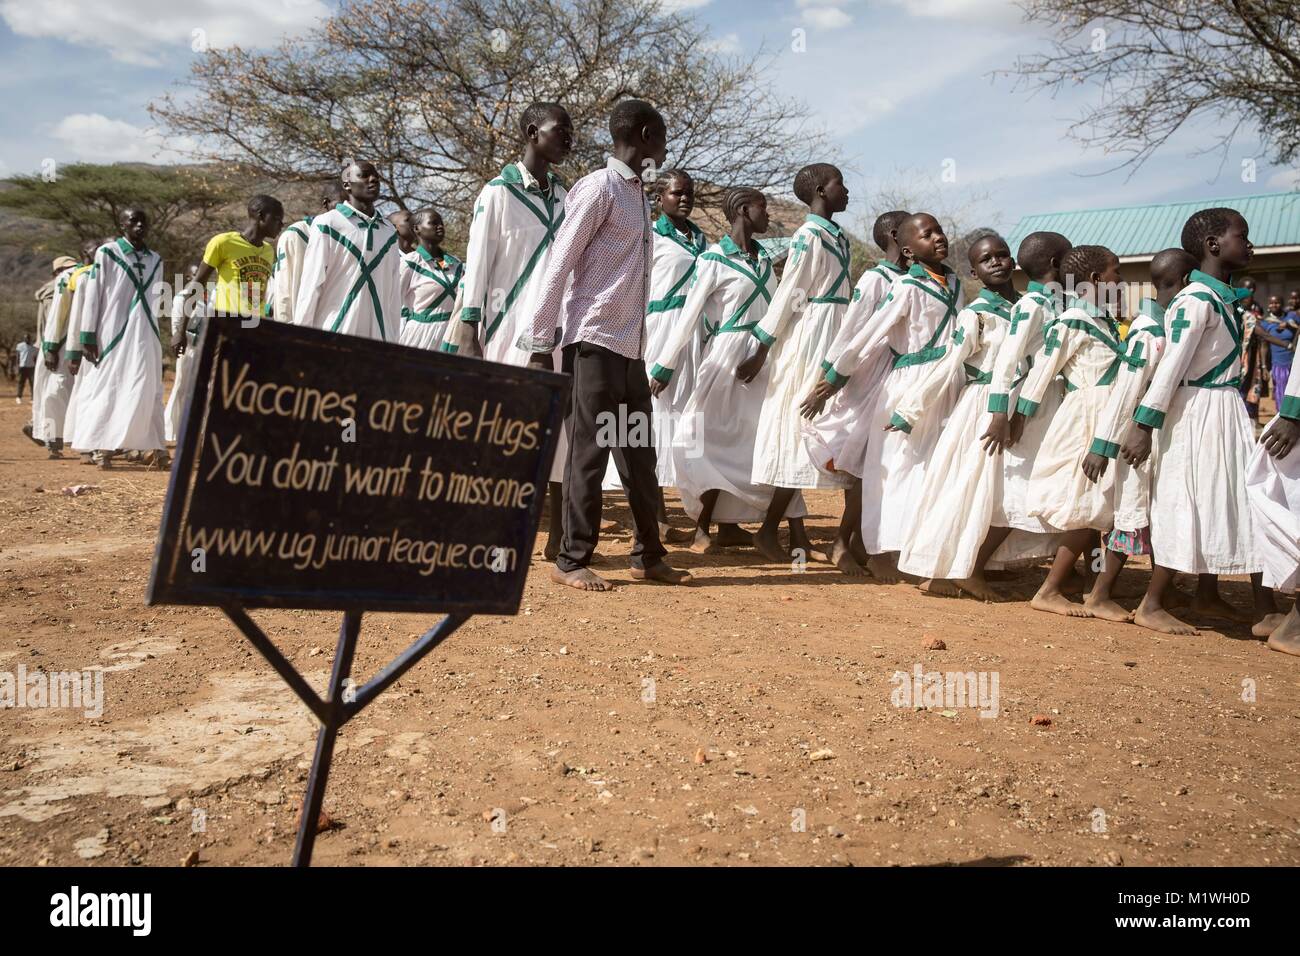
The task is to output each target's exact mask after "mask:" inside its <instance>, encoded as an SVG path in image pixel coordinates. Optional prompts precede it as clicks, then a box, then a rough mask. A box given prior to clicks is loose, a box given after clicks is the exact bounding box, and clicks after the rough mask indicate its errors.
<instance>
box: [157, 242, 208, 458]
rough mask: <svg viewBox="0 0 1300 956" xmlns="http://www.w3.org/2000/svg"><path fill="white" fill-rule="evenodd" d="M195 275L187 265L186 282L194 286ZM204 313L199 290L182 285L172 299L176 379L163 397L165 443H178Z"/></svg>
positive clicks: (195, 269) (193, 267)
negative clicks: (165, 405)
mask: <svg viewBox="0 0 1300 956" xmlns="http://www.w3.org/2000/svg"><path fill="white" fill-rule="evenodd" d="M198 271H199V265H198V263H191V264H190V266H189V267H188V268H187V269H186V276H185V277H186V279H187V280H189V282H191V283H194V278H195V276H196V275H197V274H198ZM206 312H207V310H206V308H204V302H203V289H202V287H201V286H199V285H198V284H197V283H195V284H193V285H186V286H185V287H184V288H181V289H179V290H178V291H177V292H176V294H175V295H174V296H172V303H171V320H172V322H171V330H172V338H171V348H172V353H173V354H174V355H175V356H176V378H175V379H174V380H173V381H172V391H171V394H170V395H168V396H167V407H166V408H164V409H163V436H164V437H165V438H166V439H167V441H169V442H175V441H178V440H179V439H180V430H181V414H182V413H183V412H184V411H185V399H186V395H187V394H188V393H189V391H190V390H191V389H192V388H193V387H194V383H193V378H194V373H195V369H196V367H197V365H196V363H197V362H198V359H199V355H198V344H199V335H200V333H201V332H202V331H203V317H204V314H205V313H206Z"/></svg>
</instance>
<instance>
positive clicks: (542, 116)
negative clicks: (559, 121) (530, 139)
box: [519, 100, 569, 136]
mask: <svg viewBox="0 0 1300 956" xmlns="http://www.w3.org/2000/svg"><path fill="white" fill-rule="evenodd" d="M560 115H564V116H568V115H569V111H568V110H566V109H565V108H564V107H563V106H561V105H560V104H559V103H550V102H547V101H546V100H539V101H538V102H536V103H529V104H528V105H527V106H525V107H524V111H523V112H522V113H520V114H519V132H520V133H522V134H523V135H524V136H527V135H528V127H530V126H541V125H542V124H543V123H545V122H546V121H547V120H548V119H549V118H550V117H552V116H560Z"/></svg>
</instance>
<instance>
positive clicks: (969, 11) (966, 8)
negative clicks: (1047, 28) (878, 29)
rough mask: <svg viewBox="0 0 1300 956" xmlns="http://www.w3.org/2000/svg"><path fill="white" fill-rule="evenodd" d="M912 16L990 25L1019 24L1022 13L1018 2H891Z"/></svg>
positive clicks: (964, 0)
mask: <svg viewBox="0 0 1300 956" xmlns="http://www.w3.org/2000/svg"><path fill="white" fill-rule="evenodd" d="M889 2H890V3H891V5H893V6H896V7H902V8H903V9H904V10H906V11H907V12H908V14H910V15H911V16H916V17H924V18H925V19H927V20H978V21H980V22H982V23H987V24H990V25H1011V24H1012V23H1019V22H1020V21H1021V18H1022V12H1021V10H1020V8H1019V2H1018V0H926V2H925V3H914V2H913V0H889Z"/></svg>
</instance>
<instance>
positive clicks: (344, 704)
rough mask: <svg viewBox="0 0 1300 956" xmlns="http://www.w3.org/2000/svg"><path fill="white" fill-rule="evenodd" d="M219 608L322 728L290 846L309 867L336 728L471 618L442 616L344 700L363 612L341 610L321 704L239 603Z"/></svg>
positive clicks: (295, 861)
mask: <svg viewBox="0 0 1300 956" xmlns="http://www.w3.org/2000/svg"><path fill="white" fill-rule="evenodd" d="M221 609H222V610H223V611H224V612H225V614H226V616H227V617H228V618H230V620H231V621H233V622H234V624H235V626H236V627H237V628H239V630H240V631H241V632H243V635H244V636H245V637H246V638H248V640H249V641H250V642H252V645H253V646H254V647H255V648H257V650H258V652H259V653H260V654H261V655H262V656H263V657H265V658H266V660H267V662H268V663H269V664H270V665H271V666H272V667H273V668H275V672H276V673H277V674H279V675H280V677H281V678H282V679H283V680H284V682H285V683H286V684H288V685H289V688H290V689H291V690H292V691H293V692H294V693H295V694H297V695H298V699H299V700H301V701H302V702H303V703H304V704H306V705H307V708H308V709H309V710H310V711H311V712H312V713H313V714H315V715H316V719H317V720H319V721H320V723H321V728H320V730H319V731H318V732H317V734H316V755H315V756H314V757H313V758H312V762H311V774H310V775H309V776H308V777H307V792H306V793H305V794H303V800H302V816H301V817H300V818H299V820H298V839H297V841H296V842H295V844H294V848H293V865H294V866H310V865H311V851H312V848H313V847H314V846H315V845H316V827H317V821H318V819H319V818H320V809H321V804H322V803H323V802H324V800H325V784H326V783H327V781H328V780H329V773H330V763H331V761H333V759H334V741H335V739H336V738H337V737H338V734H339V730H340V729H341V728H342V727H343V725H344V724H346V723H347V722H348V721H349V720H351V719H352V718H353V717H355V716H356V715H357V714H359V713H360V712H361V711H362V710H363V709H364V708H365V707H366V705H367V704H370V703H371V702H373V701H374V699H375V698H376V697H378V696H379V695H380V694H382V693H383V692H384V691H385V690H387V689H388V687H389V686H390V685H392V684H393V683H394V682H395V681H397V679H398V678H400V677H401V676H402V675H403V674H405V673H406V672H407V671H408V670H410V669H411V668H412V667H414V666H415V665H416V664H418V663H419V662H420V660H421V659H422V658H423V657H424V655H426V654H428V653H429V651H431V650H433V649H434V648H435V647H437V646H438V645H439V644H441V643H442V642H443V641H444V640H446V639H447V638H448V637H450V636H451V634H452V633H453V632H454V631H455V630H456V628H458V627H460V626H461V625H462V624H464V623H465V622H466V621H468V620H469V619H470V617H471V615H469V614H448V615H446V616H445V617H444V618H443V619H442V620H441V621H439V622H438V623H437V624H435V625H434V626H433V627H431V628H430V629H429V630H427V631H425V632H424V633H423V634H421V635H420V636H419V637H418V638H416V639H415V641H414V642H413V643H412V644H411V645H410V646H409V647H408V648H407V649H406V650H404V651H402V653H400V654H398V655H397V657H395V658H393V660H392V661H390V662H389V663H388V665H387V666H386V667H385V668H384V669H383V670H381V671H380V672H379V673H378V674H376V675H375V676H374V677H372V678H371V679H370V680H369V681H368V682H366V684H365V685H364V686H362V687H358V688H356V690H355V693H349V694H347V695H346V699H344V693H343V691H344V688H343V682H344V681H345V680H347V679H348V677H349V676H350V675H351V673H352V657H353V654H354V653H355V652H356V649H357V636H358V635H359V634H360V633H361V614H362V610H361V609H360V608H354V609H352V610H349V611H344V612H343V623H342V625H340V627H339V640H338V644H337V646H336V647H335V648H334V666H333V669H332V670H331V672H330V684H329V690H328V691H327V693H326V696H325V699H324V700H322V699H321V698H320V696H319V695H318V694H317V693H316V692H315V691H314V690H312V688H311V685H310V684H308V683H307V681H306V679H305V678H304V677H303V676H302V674H300V673H298V671H297V670H296V669H295V668H294V666H293V664H291V663H290V662H289V659H288V658H287V657H285V656H284V655H283V654H281V653H280V649H279V648H278V647H276V646H275V644H274V643H273V642H272V641H271V639H270V638H269V637H267V636H266V634H265V633H264V632H263V631H262V629H261V628H260V627H258V626H257V624H255V623H254V622H253V619H252V618H251V617H249V616H248V612H247V611H246V610H244V606H243V605H242V604H239V603H235V602H231V603H227V604H223V605H221Z"/></svg>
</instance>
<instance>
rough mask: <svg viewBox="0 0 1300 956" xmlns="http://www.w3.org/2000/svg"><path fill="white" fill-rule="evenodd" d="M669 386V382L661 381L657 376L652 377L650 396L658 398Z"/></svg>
mask: <svg viewBox="0 0 1300 956" xmlns="http://www.w3.org/2000/svg"><path fill="white" fill-rule="evenodd" d="M667 387H668V383H667V382H661V381H659V379H657V378H651V379H650V397H651V398H658V397H659V396H660V395H662V394H663V391H664V389H666V388H667Z"/></svg>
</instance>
